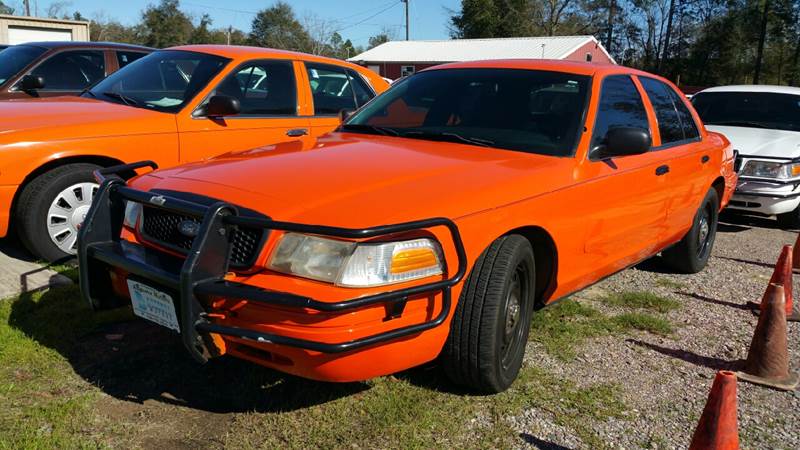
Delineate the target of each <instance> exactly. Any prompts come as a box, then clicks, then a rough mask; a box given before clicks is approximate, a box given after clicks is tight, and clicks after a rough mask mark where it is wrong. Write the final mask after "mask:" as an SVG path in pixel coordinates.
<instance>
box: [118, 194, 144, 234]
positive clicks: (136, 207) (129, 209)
mask: <svg viewBox="0 0 800 450" xmlns="http://www.w3.org/2000/svg"><path fill="white" fill-rule="evenodd" d="M141 216H142V204H141V203H137V202H130V201H128V202H125V218H124V219H123V221H122V225H123V226H125V228H130V229H131V230H135V229H136V225H138V223H139V218H140V217H141Z"/></svg>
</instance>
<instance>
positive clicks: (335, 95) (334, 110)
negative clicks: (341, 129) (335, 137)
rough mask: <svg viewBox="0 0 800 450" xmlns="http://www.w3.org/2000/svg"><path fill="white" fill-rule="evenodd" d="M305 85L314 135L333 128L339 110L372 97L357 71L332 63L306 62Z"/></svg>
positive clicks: (356, 104)
mask: <svg viewBox="0 0 800 450" xmlns="http://www.w3.org/2000/svg"><path fill="white" fill-rule="evenodd" d="M305 88H306V89H307V90H308V92H309V95H310V98H311V108H312V111H313V117H312V118H311V134H312V135H313V136H320V135H323V134H325V133H328V132H330V131H333V130H334V129H335V128H336V127H338V126H339V123H340V119H339V115H340V113H341V112H342V111H346V112H353V111H355V110H357V109H358V108H360V107H361V106H362V105H364V104H365V103H367V102H368V101H370V100H371V99H372V98H373V97H374V96H375V93H374V92H373V91H372V89H371V88H370V87H369V85H368V84H367V83H366V82H365V81H364V79H363V78H361V76H360V75H358V73H356V72H355V71H354V70H352V69H349V68H346V67H341V66H336V65H333V64H321V63H312V62H306V63H305Z"/></svg>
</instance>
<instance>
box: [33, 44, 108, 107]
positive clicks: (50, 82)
mask: <svg viewBox="0 0 800 450" xmlns="http://www.w3.org/2000/svg"><path fill="white" fill-rule="evenodd" d="M107 66H108V65H107V64H106V55H105V51H104V50H103V49H91V50H90V49H81V50H63V51H60V52H58V53H55V54H53V55H52V56H50V57H49V58H47V59H45V60H44V61H42V62H41V63H39V64H38V65H37V66H36V67H34V68H33V69H31V70H30V71H29V72H28V74H29V75H33V76H41V77H43V78H44V87H43V88H42V89H37V90H36V96H37V97H55V96H59V95H77V94H79V93H80V92H81V91H82V90H84V89H86V88H87V87H89V86H91V85H93V84H94V83H96V82H98V81H100V80H102V79H103V78H105V77H106V75H107ZM25 96H27V94H25Z"/></svg>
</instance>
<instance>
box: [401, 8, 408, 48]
mask: <svg viewBox="0 0 800 450" xmlns="http://www.w3.org/2000/svg"><path fill="white" fill-rule="evenodd" d="M400 1H401V2H403V3H404V4H405V5H406V40H408V35H409V33H408V1H409V0H400Z"/></svg>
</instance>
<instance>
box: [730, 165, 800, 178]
mask: <svg viewBox="0 0 800 450" xmlns="http://www.w3.org/2000/svg"><path fill="white" fill-rule="evenodd" d="M739 175H743V176H751V177H761V178H778V179H789V178H794V177H796V176H798V175H800V164H784V163H780V162H770V161H748V162H747V164H745V165H744V168H742V171H741V173H740V174H739Z"/></svg>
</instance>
